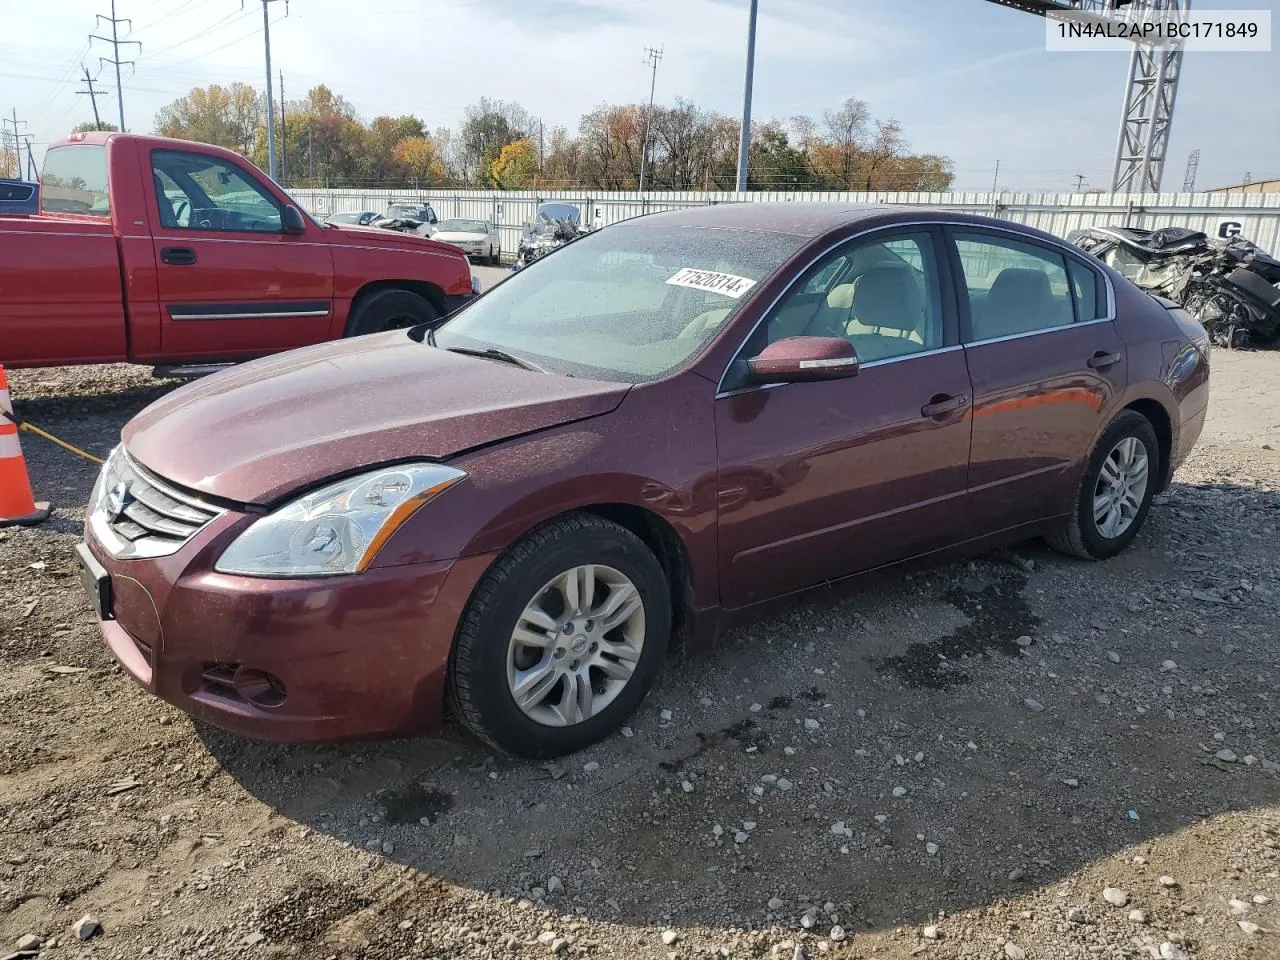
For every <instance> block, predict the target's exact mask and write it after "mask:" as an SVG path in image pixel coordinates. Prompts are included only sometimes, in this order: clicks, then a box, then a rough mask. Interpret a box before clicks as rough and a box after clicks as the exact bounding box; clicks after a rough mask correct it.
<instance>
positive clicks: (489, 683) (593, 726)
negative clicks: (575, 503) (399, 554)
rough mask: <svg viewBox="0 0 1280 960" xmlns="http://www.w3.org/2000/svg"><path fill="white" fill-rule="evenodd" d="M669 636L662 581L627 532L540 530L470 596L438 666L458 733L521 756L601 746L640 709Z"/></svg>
mask: <svg viewBox="0 0 1280 960" xmlns="http://www.w3.org/2000/svg"><path fill="white" fill-rule="evenodd" d="M670 629H671V601H670V594H669V591H668V587H667V579H666V576H665V575H664V573H663V570H662V566H661V565H660V564H659V563H658V560H657V558H656V557H655V556H654V555H653V552H652V551H650V550H649V548H648V547H647V546H645V544H644V542H643V541H641V540H640V538H639V537H637V536H636V535H635V534H634V533H632V532H631V531H630V530H627V529H626V528H624V527H621V526H618V525H617V524H615V523H611V522H610V521H608V520H604V519H603V518H601V517H596V516H593V515H590V514H575V515H571V516H568V517H563V518H560V519H558V520H554V521H551V522H550V523H547V524H545V525H544V526H542V527H540V528H539V529H537V530H535V531H534V532H532V533H531V534H529V535H528V536H527V537H525V538H524V539H523V540H521V541H520V542H518V543H517V544H516V545H515V546H513V547H512V548H511V549H510V550H509V551H508V552H507V554H506V555H505V556H503V557H502V558H501V559H500V560H498V562H497V563H496V564H495V565H494V567H493V569H491V570H490V571H489V573H488V574H486V575H485V577H484V579H483V580H482V581H481V583H480V585H479V586H478V587H477V588H476V592H475V595H474V596H473V597H472V599H471V602H470V604H469V605H468V607H467V610H466V612H465V614H464V615H463V618H462V622H461V624H460V626H459V628H458V636H457V640H456V642H455V643H454V648H453V651H452V653H451V655H450V662H449V689H450V695H451V699H452V701H453V704H454V707H455V710H456V712H457V714H458V716H459V717H460V719H461V720H462V722H463V723H464V724H466V726H467V727H468V728H469V729H470V730H471V731H472V732H473V733H475V734H476V735H477V736H478V737H480V738H481V739H482V740H484V741H486V742H487V743H489V744H491V745H493V746H495V747H497V748H498V749H500V750H503V751H506V752H508V753H513V754H517V755H519V756H524V757H534V758H538V757H554V756H560V755H562V754H566V753H572V752H573V751H575V750H579V749H582V748H583V747H586V746H588V745H589V744H592V743H595V742H596V741H598V740H601V739H603V738H604V737H606V736H608V735H609V734H610V733H612V732H613V731H614V730H616V729H617V728H618V727H619V726H621V724H622V722H623V721H624V720H625V719H626V718H627V717H628V716H629V715H630V714H631V713H632V712H633V711H634V710H635V708H636V707H637V706H638V705H639V704H640V702H641V701H642V700H643V699H644V697H645V695H646V694H647V693H648V691H649V688H650V687H651V686H652V685H653V681H654V678H655V677H656V676H657V673H658V670H659V668H660V667H661V665H662V660H663V657H664V655H665V652H666V648H667V642H668V639H669V634H670Z"/></svg>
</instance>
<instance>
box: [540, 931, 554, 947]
mask: <svg viewBox="0 0 1280 960" xmlns="http://www.w3.org/2000/svg"><path fill="white" fill-rule="evenodd" d="M555 939H556V932H555V931H554V930H543V931H542V932H541V933H540V934H538V942H539V943H540V944H542V945H543V946H545V947H549V946H551V944H552V942H553V941H554V940H555Z"/></svg>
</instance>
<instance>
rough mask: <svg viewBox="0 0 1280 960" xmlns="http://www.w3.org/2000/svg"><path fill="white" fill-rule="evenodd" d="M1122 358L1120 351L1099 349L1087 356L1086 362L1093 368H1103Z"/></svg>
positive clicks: (1111, 365)
mask: <svg viewBox="0 0 1280 960" xmlns="http://www.w3.org/2000/svg"><path fill="white" fill-rule="evenodd" d="M1123 359H1124V354H1122V353H1106V352H1104V351H1102V350H1099V351H1098V352H1097V353H1095V354H1094V355H1093V356H1092V357H1090V358H1089V360H1088V364H1089V366H1090V367H1092V368H1093V369H1094V370H1105V369H1107V367H1114V366H1115V365H1116V364H1117V363H1119V362H1120V361H1121V360H1123Z"/></svg>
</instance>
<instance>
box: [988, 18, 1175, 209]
mask: <svg viewBox="0 0 1280 960" xmlns="http://www.w3.org/2000/svg"><path fill="white" fill-rule="evenodd" d="M989 2H991V3H998V4H1000V5H1001V6H1004V7H1011V8H1013V9H1015V10H1022V11H1024V12H1026V13H1035V14H1038V15H1040V16H1042V17H1054V16H1057V15H1060V14H1064V13H1072V14H1086V15H1089V16H1091V17H1094V18H1096V19H1098V20H1122V21H1132V20H1137V19H1141V18H1143V17H1146V16H1150V15H1152V14H1163V15H1165V16H1167V17H1169V18H1175V17H1183V16H1185V15H1186V14H1187V13H1189V11H1190V10H1191V0H1131V2H1128V3H1123V4H1117V2H1116V0H989ZM1182 58H1183V51H1182V48H1181V47H1156V46H1151V45H1148V44H1138V43H1135V44H1134V46H1133V52H1132V54H1131V55H1130V57H1129V77H1128V83H1127V84H1126V86H1125V97H1124V112H1123V114H1122V115H1121V121H1120V137H1119V142H1118V144H1117V146H1116V162H1115V170H1114V174H1113V177H1112V183H1111V189H1112V191H1113V192H1115V193H1133V192H1135V191H1136V192H1145V193H1159V192H1160V183H1161V181H1162V180H1163V179H1164V164H1165V157H1166V154H1167V153H1168V149H1169V130H1170V127H1171V126H1172V124H1173V107H1174V104H1175V102H1176V101H1177V97H1178V82H1179V80H1181V78H1182Z"/></svg>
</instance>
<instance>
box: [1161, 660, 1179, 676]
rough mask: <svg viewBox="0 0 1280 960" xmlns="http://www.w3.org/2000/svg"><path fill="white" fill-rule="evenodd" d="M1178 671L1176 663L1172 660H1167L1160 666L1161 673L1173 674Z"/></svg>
mask: <svg viewBox="0 0 1280 960" xmlns="http://www.w3.org/2000/svg"><path fill="white" fill-rule="evenodd" d="M1177 669H1178V665H1177V664H1176V663H1174V661H1172V660H1166V661H1165V662H1164V663H1162V664H1160V672H1161V673H1172V672H1173V671H1174V670H1177Z"/></svg>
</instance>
